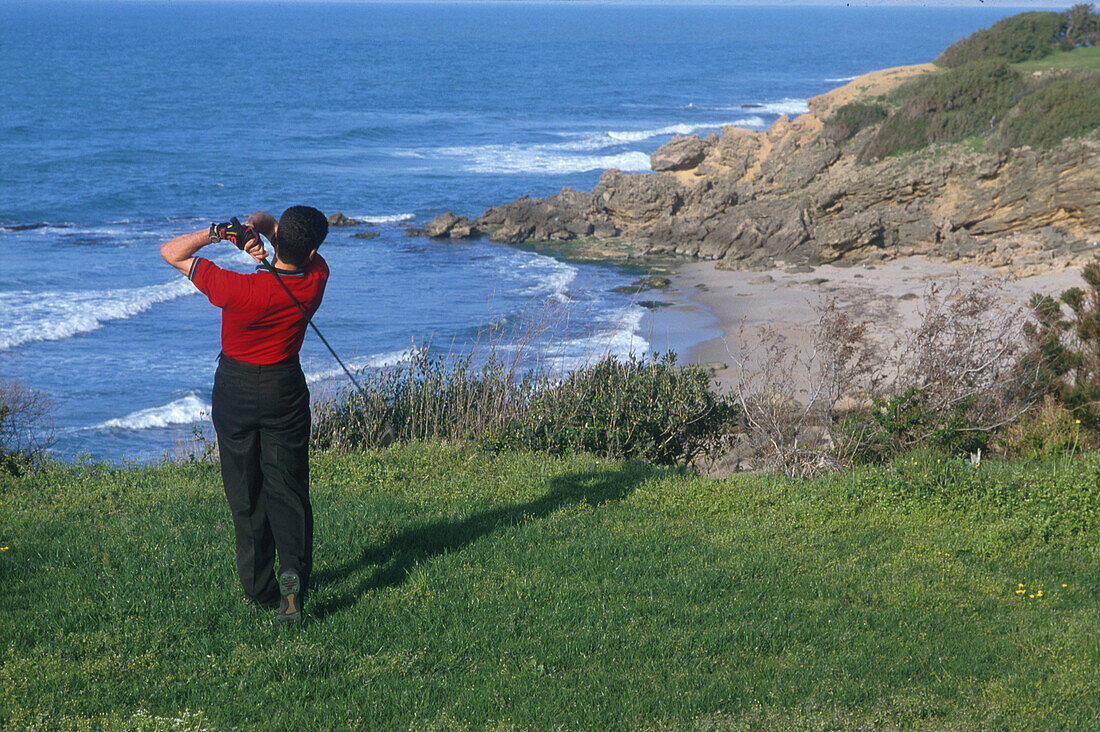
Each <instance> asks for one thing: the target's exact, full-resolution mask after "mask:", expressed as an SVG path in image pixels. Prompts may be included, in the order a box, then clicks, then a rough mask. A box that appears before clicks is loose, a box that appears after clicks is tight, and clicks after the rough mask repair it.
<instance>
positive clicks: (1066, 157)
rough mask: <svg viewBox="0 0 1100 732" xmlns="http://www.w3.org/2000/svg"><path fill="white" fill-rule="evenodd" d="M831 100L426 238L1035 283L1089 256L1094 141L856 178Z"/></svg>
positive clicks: (959, 157) (941, 160) (938, 160)
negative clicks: (1017, 270)
mask: <svg viewBox="0 0 1100 732" xmlns="http://www.w3.org/2000/svg"><path fill="white" fill-rule="evenodd" d="M912 68H913V69H918V70H920V69H922V68H923V67H912ZM876 73H877V74H879V77H877V78H879V79H880V81H881V80H882V79H885V80H887V81H889V79H890V78H891V75H890V74H889V73H886V72H876ZM922 73H923V72H922ZM850 86H851V85H850ZM879 93H881V90H879ZM834 94H835V92H830V93H829V94H826V95H823V96H822V97H820V98H817V99H815V100H811V103H810V105H809V106H810V109H811V110H815V111H812V112H811V113H809V114H804V115H801V116H800V117H797V118H795V119H793V120H791V119H789V118H787V117H786V116H784V117H781V118H780V119H779V120H777V121H776V122H775V124H774V125H772V127H771V128H770V129H768V130H767V131H766V132H755V131H753V130H747V129H741V128H738V127H726V128H724V129H723V130H722V133H721V134H720V135H719V134H714V135H710V136H708V137H707V138H706V139H702V140H701V139H699V137H698V136H692V137H678V138H675V139H673V140H672V141H671V142H669V143H667V144H666V145H664V146H663V147H661V148H660V149H659V150H657V151H656V152H655V153H654V154H653V156H652V157H651V164H652V167H653V169H654V172H653V173H637V174H624V173H622V172H621V171H618V170H608V171H606V172H605V173H604V174H603V175H602V176H601V177H600V181H599V183H598V184H597V185H596V187H595V188H593V190H592V191H588V192H585V191H575V190H572V189H568V188H567V189H565V190H563V191H562V192H561V193H560V194H559V195H557V196H550V197H548V198H529V197H526V196H525V197H523V198H520V199H518V200H516V201H513V202H511V203H508V204H505V205H503V206H496V207H493V208H491V209H489V210H488V211H486V212H485V213H484V214H482V215H481V216H480V217H478V218H477V219H476V220H475V221H472V222H471V221H469V220H468V219H465V218H463V217H454V216H453V214H448V215H445V216H447V218H444V217H439V218H437V219H436V221H433V222H432V224H431V225H429V227H428V228H427V230H426V233H428V234H429V235H431V236H451V237H460V236H469V235H471V234H477V233H483V234H487V235H488V236H490V237H491V238H492V239H493V240H495V241H501V242H506V243H521V242H539V241H544V242H545V241H571V240H580V241H582V242H584V245H585V246H586V247H588V248H589V249H592V248H593V247H594V248H595V249H596V250H597V251H598V252H601V256H607V257H610V258H619V257H622V258H630V257H636V256H639V255H641V256H644V255H652V254H675V255H680V256H689V257H697V258H701V259H710V260H714V261H715V262H716V263H717V266H719V267H721V268H730V269H763V268H767V267H772V266H776V265H777V264H780V265H783V264H792V265H807V264H818V263H823V262H833V261H837V260H851V261H870V260H876V259H883V258H888V257H893V256H902V255H912V254H922V255H926V256H931V257H936V258H942V259H948V260H964V261H970V262H973V263H975V264H985V265H992V266H1008V265H1011V266H1013V267H1024V268H1027V267H1030V268H1032V269H1043V268H1051V267H1058V266H1066V265H1069V264H1075V263H1079V262H1081V261H1084V258H1086V257H1090V256H1091V254H1092V243H1093V242H1095V241H1096V240H1097V239H1100V204H1098V202H1097V200H1096V193H1097V191H1098V190H1100V141H1097V140H1095V139H1089V138H1086V139H1079V140H1067V141H1066V142H1064V143H1062V145H1061V146H1059V147H1058V148H1055V149H1054V150H1049V151H1037V150H1031V149H1029V148H1023V149H1018V150H1012V151H1010V152H1000V153H992V152H991V153H975V152H969V151H966V150H963V149H961V148H958V147H956V148H947V149H944V150H938V151H934V152H935V154H933V155H919V154H918V155H910V156H901V157H895V158H889V159H887V160H883V161H879V162H875V163H872V164H859V163H857V161H856V157H855V154H854V152H850V151H852V150H857V149H859V148H858V144H857V143H858V140H859V135H857V136H856V137H854V138H852V139H851V140H848V141H847V142H844V143H838V142H835V141H833V140H830V139H828V138H827V137H826V136H824V135H822V134H821V133H822V129H823V126H824V123H823V119H824V117H825V116H827V114H828V113H829V110H831V109H832V108H833V106H835V104H836V103H839V102H838V101H837V100H836V99H833V101H829V100H830V99H832V95H834ZM817 115H821V116H817ZM864 133H869V131H864V132H863V133H859V134H864Z"/></svg>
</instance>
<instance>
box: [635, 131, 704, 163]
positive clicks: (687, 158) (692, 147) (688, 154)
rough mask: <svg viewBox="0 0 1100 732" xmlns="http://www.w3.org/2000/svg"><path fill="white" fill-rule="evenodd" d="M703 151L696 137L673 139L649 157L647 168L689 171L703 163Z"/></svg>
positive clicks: (701, 144) (701, 143) (701, 142)
mask: <svg viewBox="0 0 1100 732" xmlns="http://www.w3.org/2000/svg"><path fill="white" fill-rule="evenodd" d="M704 154H705V150H704V148H703V141H702V140H700V139H699V136H698V135H692V136H691V137H674V138H673V139H672V141H671V142H669V143H667V144H665V145H662V146H661V147H660V148H659V149H658V150H657V151H656V152H655V153H653V154H652V155H650V156H649V167H651V168H653V169H654V170H656V171H658V172H660V171H664V170H691V169H692V168H694V167H696V166H698V165H699V163H701V162H703V157H704Z"/></svg>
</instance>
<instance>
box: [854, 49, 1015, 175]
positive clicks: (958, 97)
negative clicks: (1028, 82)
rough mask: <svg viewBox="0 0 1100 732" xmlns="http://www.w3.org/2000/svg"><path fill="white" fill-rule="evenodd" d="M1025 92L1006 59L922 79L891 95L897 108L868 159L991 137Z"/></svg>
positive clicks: (870, 145)
mask: <svg viewBox="0 0 1100 732" xmlns="http://www.w3.org/2000/svg"><path fill="white" fill-rule="evenodd" d="M1023 91H1024V84H1023V78H1022V77H1021V75H1020V73H1019V72H1017V71H1015V70H1014V69H1012V68H1011V67H1010V66H1008V64H1006V63H1004V62H1003V61H982V62H977V63H972V64H967V65H966V66H963V67H961V68H958V69H951V70H949V71H946V72H943V73H940V74H932V75H928V76H924V77H921V78H919V79H916V80H914V81H912V82H910V83H909V84H905V85H903V86H901V87H900V88H899V89H897V90H896V91H895V92H894V94H893V95H892V96H891V97H890V98H889V101H890V103H891V104H892V105H893V107H894V109H893V111H892V112H891V114H890V115H889V117H887V119H886V120H885V121H884V122H883V123H882V125H881V126H880V127H879V130H878V132H877V133H876V134H875V136H874V137H873V138H872V139H871V141H870V142H869V143H868V145H867V146H866V147H865V148H864V149H863V151H861V153H860V158H861V160H863V161H868V160H872V159H875V158H883V157H887V156H889V155H895V154H897V153H901V152H908V151H912V150H919V149H921V148H924V147H927V146H928V145H930V144H932V143H936V142H960V141H962V140H964V139H966V138H968V137H971V136H974V135H989V134H990V133H991V132H992V131H993V130H994V129H995V127H996V125H997V123H998V122H1000V121H1001V120H1002V119H1004V117H1005V115H1006V113H1007V112H1008V110H1009V109H1011V108H1012V107H1013V106H1014V105H1015V104H1016V101H1017V100H1018V99H1019V97H1020V96H1021V94H1022V93H1023Z"/></svg>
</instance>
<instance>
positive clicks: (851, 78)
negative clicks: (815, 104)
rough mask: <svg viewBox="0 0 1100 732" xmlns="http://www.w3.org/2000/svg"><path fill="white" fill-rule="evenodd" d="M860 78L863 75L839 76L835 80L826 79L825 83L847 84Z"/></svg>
mask: <svg viewBox="0 0 1100 732" xmlns="http://www.w3.org/2000/svg"><path fill="white" fill-rule="evenodd" d="M860 76H862V74H856V75H855V76H838V77H836V78H835V79H826V80H825V81H827V82H829V83H830V84H838V83H843V84H847V83H848V82H849V81H855V80H856V79H858V78H859V77H860Z"/></svg>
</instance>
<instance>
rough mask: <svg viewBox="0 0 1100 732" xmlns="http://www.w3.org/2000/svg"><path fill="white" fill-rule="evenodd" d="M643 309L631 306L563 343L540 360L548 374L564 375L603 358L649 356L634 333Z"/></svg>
mask: <svg viewBox="0 0 1100 732" xmlns="http://www.w3.org/2000/svg"><path fill="white" fill-rule="evenodd" d="M645 312H646V311H645V309H644V308H642V307H640V306H638V305H632V306H630V307H629V308H627V309H626V310H623V311H622V312H620V313H618V314H617V315H616V316H615V317H613V318H611V320H610V321H608V322H606V323H605V324H604V325H603V326H602V327H597V329H596V330H595V331H594V332H593V333H591V334H589V335H586V336H583V337H580V338H573V339H570V340H567V341H565V342H563V343H561V344H559V345H557V346H556V347H554V348H552V349H550V351H549V352H548V353H547V354H546V355H545V356H544V358H543V363H544V365H545V366H546V367H547V369H548V370H549V371H550V373H551V374H565V373H568V372H570V371H573V370H576V369H578V368H582V367H583V366H586V365H588V364H591V363H595V362H596V361H599V360H600V359H602V358H604V357H605V356H614V357H616V358H627V357H628V356H630V355H631V354H637V355H643V354H646V353H649V351H650V344H649V341H647V340H646V339H645V338H643V337H642V336H641V335H639V333H638V327H639V326H640V325H641V323H642V319H643V318H644V317H645Z"/></svg>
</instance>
